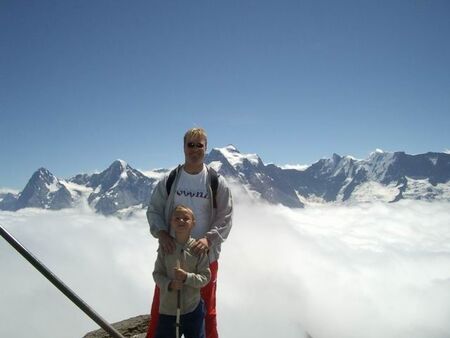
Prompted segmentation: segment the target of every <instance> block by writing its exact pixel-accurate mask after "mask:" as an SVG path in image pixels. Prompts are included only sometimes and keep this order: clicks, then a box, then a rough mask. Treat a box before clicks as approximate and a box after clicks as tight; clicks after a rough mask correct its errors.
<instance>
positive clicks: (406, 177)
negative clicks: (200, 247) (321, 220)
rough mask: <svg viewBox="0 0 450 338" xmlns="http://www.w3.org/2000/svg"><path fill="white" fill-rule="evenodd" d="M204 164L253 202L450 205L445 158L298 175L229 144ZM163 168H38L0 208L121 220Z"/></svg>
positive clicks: (372, 162) (324, 168)
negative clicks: (69, 172) (69, 211)
mask: <svg viewBox="0 0 450 338" xmlns="http://www.w3.org/2000/svg"><path fill="white" fill-rule="evenodd" d="M205 163H207V164H209V165H210V166H212V167H213V168H214V169H216V170H217V171H218V172H219V174H221V175H223V176H224V177H225V178H226V179H227V180H229V181H233V182H235V183H237V184H239V185H241V186H242V187H243V188H244V190H245V191H247V192H248V193H249V194H250V195H251V196H253V197H255V198H260V199H263V200H265V201H267V202H269V203H272V204H282V205H285V206H287V207H291V208H301V207H304V206H305V205H311V204H316V203H354V202H372V201H384V202H396V201H399V200H401V199H421V200H430V201H432V200H447V201H450V154H446V153H437V152H429V153H425V154H419V155H409V154H406V153H404V152H393V153H391V152H383V151H381V150H376V151H375V152H373V153H371V154H370V156H369V157H368V158H367V159H364V160H358V159H355V158H353V157H351V156H344V157H342V156H339V155H337V154H333V156H332V157H331V158H326V159H321V160H319V161H317V162H315V163H314V164H312V165H310V166H308V167H306V168H305V169H302V170H298V169H285V168H282V167H279V166H277V165H275V164H264V163H263V161H262V160H261V158H260V157H259V156H258V155H256V154H242V153H241V152H239V151H238V150H237V149H236V147H234V146H232V145H229V146H227V147H224V148H214V149H212V150H211V151H210V152H209V153H208V154H207V155H206V157H205ZM169 171H170V169H158V170H153V171H149V172H145V173H144V172H142V171H139V170H137V169H134V168H132V167H131V166H130V165H129V164H127V163H126V162H125V161H122V160H116V161H114V162H113V163H112V164H111V165H110V166H109V167H108V168H107V169H105V170H104V171H102V172H100V173H94V174H79V175H76V176H74V177H71V178H67V179H61V178H57V177H56V176H55V175H54V174H52V173H51V172H50V171H49V170H47V169H45V168H40V169H38V170H37V171H36V172H35V173H34V174H33V175H32V176H31V178H30V180H29V181H28V183H27V185H26V186H25V188H24V189H23V190H22V191H21V192H19V193H13V192H3V193H2V192H0V210H9V211H16V210H19V209H22V208H29V207H34V208H43V209H52V210H59V209H63V208H70V207H74V206H76V205H79V204H80V203H87V204H88V205H89V206H90V207H91V208H93V209H94V210H95V211H96V212H99V213H101V214H104V215H113V214H114V215H121V214H123V215H126V214H129V213H130V212H133V211H134V210H136V209H140V208H145V207H146V206H147V205H148V202H149V199H150V196H151V193H152V191H153V188H154V187H155V185H156V183H157V182H158V180H159V179H160V178H161V177H163V176H164V174H166V173H168V172H169Z"/></svg>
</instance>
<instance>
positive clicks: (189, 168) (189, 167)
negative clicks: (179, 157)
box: [183, 163, 203, 175]
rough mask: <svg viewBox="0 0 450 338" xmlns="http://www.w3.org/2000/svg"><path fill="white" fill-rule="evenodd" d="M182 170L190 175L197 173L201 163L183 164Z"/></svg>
mask: <svg viewBox="0 0 450 338" xmlns="http://www.w3.org/2000/svg"><path fill="white" fill-rule="evenodd" d="M183 168H184V171H185V172H187V173H188V174H191V175H196V174H199V173H200V172H201V171H202V170H203V163H202V164H199V165H197V164H195V165H193V164H186V163H185V164H184V167H183Z"/></svg>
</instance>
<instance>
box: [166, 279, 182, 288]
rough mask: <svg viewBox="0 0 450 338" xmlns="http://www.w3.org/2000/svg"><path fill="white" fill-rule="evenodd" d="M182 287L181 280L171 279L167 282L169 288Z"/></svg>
mask: <svg viewBox="0 0 450 338" xmlns="http://www.w3.org/2000/svg"><path fill="white" fill-rule="evenodd" d="M182 288H183V282H182V281H180V280H175V279H174V280H171V281H170V284H169V290H181V289H182Z"/></svg>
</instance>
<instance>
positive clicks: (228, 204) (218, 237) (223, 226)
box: [205, 176, 233, 246]
mask: <svg viewBox="0 0 450 338" xmlns="http://www.w3.org/2000/svg"><path fill="white" fill-rule="evenodd" d="M216 201H217V209H216V215H215V217H214V220H213V223H212V224H211V228H210V230H209V231H208V232H207V233H206V236H205V237H206V238H207V240H208V244H209V246H214V245H217V244H220V243H222V242H224V241H225V240H226V239H227V237H228V234H229V233H230V231H231V226H232V216H233V199H232V196H231V191H230V188H229V187H228V185H227V184H226V182H225V179H224V178H223V176H219V187H218V189H217V196H216Z"/></svg>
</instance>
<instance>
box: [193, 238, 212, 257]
mask: <svg viewBox="0 0 450 338" xmlns="http://www.w3.org/2000/svg"><path fill="white" fill-rule="evenodd" d="M208 250H209V243H208V240H207V239H206V238H200V239H199V240H198V241H196V242H195V243H194V245H193V246H192V251H193V252H194V254H196V255H201V254H203V253H204V254H206V253H207V252H208Z"/></svg>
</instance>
